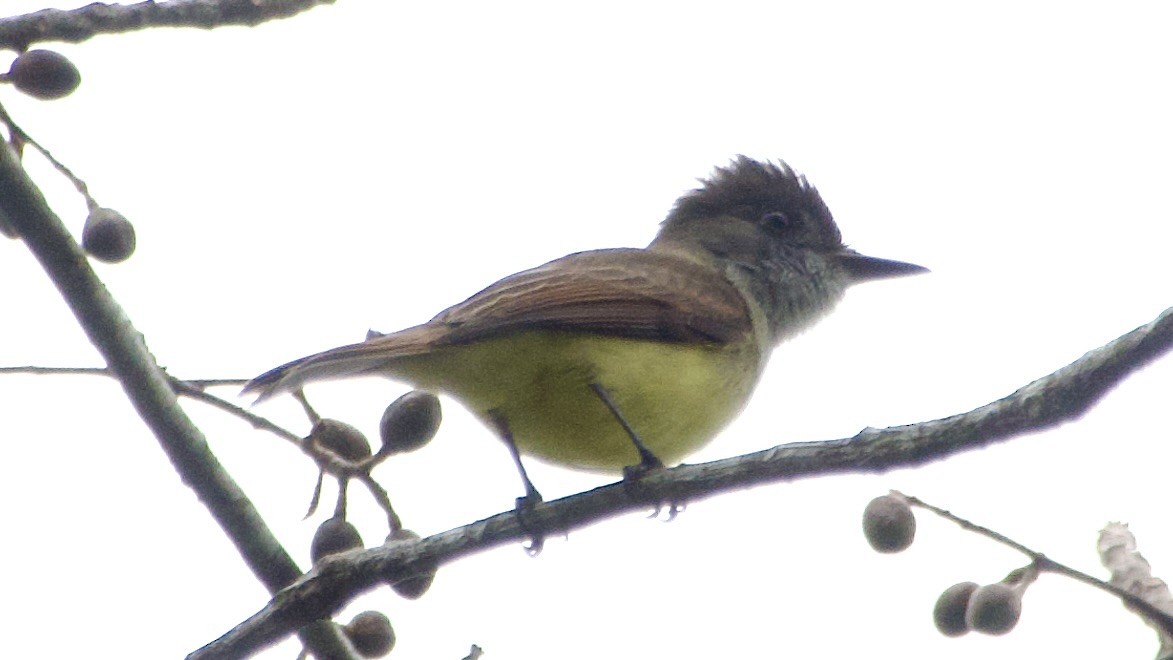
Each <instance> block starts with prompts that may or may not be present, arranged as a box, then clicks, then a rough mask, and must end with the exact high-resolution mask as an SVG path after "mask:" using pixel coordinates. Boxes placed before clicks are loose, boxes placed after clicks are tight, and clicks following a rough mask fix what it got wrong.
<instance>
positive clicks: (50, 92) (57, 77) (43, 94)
mask: <svg viewBox="0 0 1173 660" xmlns="http://www.w3.org/2000/svg"><path fill="white" fill-rule="evenodd" d="M8 79H9V80H11V81H12V84H14V85H16V88H17V89H19V90H20V91H22V92H24V93H25V94H28V95H29V96H35V97H37V98H39V99H46V100H51V99H59V98H61V97H63V96H69V95H70V94H72V93H73V90H75V89H77V86H78V85H80V84H81V73H80V72H79V71H78V70H77V67H76V66H74V65H73V62H70V61H69V58H67V57H65V56H64V55H62V54H61V53H58V52H57V51H53V50H30V51H28V52H24V53H21V54H20V55H18V56H17V57H16V59H15V60H12V67H11V68H9V70H8Z"/></svg>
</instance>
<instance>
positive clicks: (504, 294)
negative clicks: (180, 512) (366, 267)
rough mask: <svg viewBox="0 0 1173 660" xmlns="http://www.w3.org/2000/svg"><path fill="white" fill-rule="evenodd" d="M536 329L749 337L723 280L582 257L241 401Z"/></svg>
mask: <svg viewBox="0 0 1173 660" xmlns="http://www.w3.org/2000/svg"><path fill="white" fill-rule="evenodd" d="M534 328H544V329H547V330H561V331H565V332H587V333H594V334H606V335H612V336H615V337H625V338H630V339H649V340H655V341H667V342H681V343H717V344H721V343H727V342H732V341H736V340H738V339H740V338H742V337H744V336H745V335H746V334H747V333H749V332H751V325H750V317H749V311H748V309H747V308H746V304H745V301H744V299H743V298H742V297H741V294H740V293H738V291H737V289H735V288H734V287H733V285H732V284H730V283H729V281H728V280H726V279H725V278H724V277H722V276H721V275H720V274H719V273H716V272H713V271H712V270H710V269H707V268H704V267H703V266H700V265H698V264H696V263H694V262H692V261H689V260H687V259H682V258H680V257H676V256H673V255H670V254H663V253H658V252H648V251H646V250H635V249H630V250H597V251H594V252H579V253H577V254H572V255H569V256H566V257H563V258H561V259H558V260H555V261H551V262H550V263H548V264H545V265H543V266H538V267H537V268H534V269H532V270H527V271H523V272H520V273H517V274H516V275H510V276H509V277H506V278H505V279H503V280H501V281H499V282H497V283H495V284H492V285H491V286H489V287H488V288H487V289H485V290H483V291H481V292H480V293H478V294H476V295H474V296H473V297H471V298H469V299H468V300H465V301H464V302H462V303H460V304H458V305H454V306H452V307H449V308H448V309H446V310H444V311H443V312H441V313H440V314H439V315H437V316H436V317H435V318H433V319H432V320H431V321H428V322H427V323H425V324H423V325H417V326H415V327H412V328H406V329H404V330H400V331H399V332H393V333H391V334H389V335H383V336H380V337H374V338H372V339H369V340H367V341H365V342H362V343H360V344H351V345H350V346H340V347H338V348H334V349H331V350H328V351H324V352H322V353H318V354H316V355H310V356H308V357H304V358H301V359H300V360H294V361H293V362H290V363H288V364H285V365H282V366H280V367H277V368H276V369H273V370H271V371H269V372H267V373H265V374H262V375H261V376H258V377H257V378H255V379H253V380H252V381H251V382H249V383H248V385H246V386H245V392H255V393H257V394H258V395H259V398H258V399H257V400H258V401H260V400H262V399H266V398H268V397H270V396H273V395H274V394H277V393H280V392H286V391H292V390H296V389H297V388H299V387H301V386H302V385H303V384H305V383H307V382H309V381H313V380H321V379H326V378H341V377H344V376H353V375H357V374H363V373H368V372H371V371H377V370H378V369H380V368H382V367H384V366H385V365H386V364H387V363H388V361H390V360H395V359H399V358H404V357H408V356H411V355H420V354H424V353H427V352H428V351H430V350H432V349H434V348H437V347H442V346H452V345H455V344H463V343H468V342H472V341H477V340H479V339H487V338H490V337H496V336H500V335H502V334H505V333H508V332H512V331H515V330H523V329H534Z"/></svg>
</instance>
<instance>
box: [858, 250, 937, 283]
mask: <svg viewBox="0 0 1173 660" xmlns="http://www.w3.org/2000/svg"><path fill="white" fill-rule="evenodd" d="M836 257H837V258H838V260H839V263H840V264H841V265H842V266H843V267H844V268H846V269H847V272H848V273H849V274H850V275H851V279H852V280H853V281H855V282H867V281H870V280H883V279H887V278H889V277H903V276H905V275H919V274H920V273H927V272H929V269H928V268H925V267H924V266H918V265H916V264H910V263H908V262H905V261H893V260H892V259H881V258H879V257H868V256H865V255H862V254H860V253H858V252H856V251H855V250H843V251H841V252H839V253H837V254H836Z"/></svg>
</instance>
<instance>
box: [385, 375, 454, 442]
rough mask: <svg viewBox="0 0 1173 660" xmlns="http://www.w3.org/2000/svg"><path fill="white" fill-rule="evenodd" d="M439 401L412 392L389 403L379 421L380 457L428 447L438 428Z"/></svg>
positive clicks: (435, 398) (419, 392) (428, 393)
mask: <svg viewBox="0 0 1173 660" xmlns="http://www.w3.org/2000/svg"><path fill="white" fill-rule="evenodd" d="M440 419H441V415H440V399H439V398H437V397H436V395H435V394H432V393H430V392H421V391H419V390H415V391H412V392H408V393H407V394H404V395H403V396H401V397H399V398H398V399H396V400H394V401H392V402H391V405H389V406H387V409H386V410H384V411H383V419H382V420H380V421H379V437H380V438H381V439H382V441H383V448H382V449H380V450H379V452H380V453H382V454H399V453H403V452H409V451H415V450H416V449H419V448H420V447H423V446H424V445H426V444H428V441H430V440H431V439H432V438H433V437H434V436H435V435H436V431H437V430H439V428H440Z"/></svg>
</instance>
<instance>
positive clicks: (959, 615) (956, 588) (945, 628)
mask: <svg viewBox="0 0 1173 660" xmlns="http://www.w3.org/2000/svg"><path fill="white" fill-rule="evenodd" d="M977 588H978V585H977V583H976V582H959V583H957V584H955V585H953V586H952V587H949V588H948V589H946V590H945V591H943V592H942V593H941V597H940V598H938V599H937V604H936V605H934V606H933V623H935V624H937V630H939V631H941V634H942V635H944V636H946V637H960V636H962V635H964V634H965V633H967V632H969V625H968V624H966V623H965V611H966V607H967V606H968V605H969V597H970V596H971V595H972V594H973V591H974V589H977Z"/></svg>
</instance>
